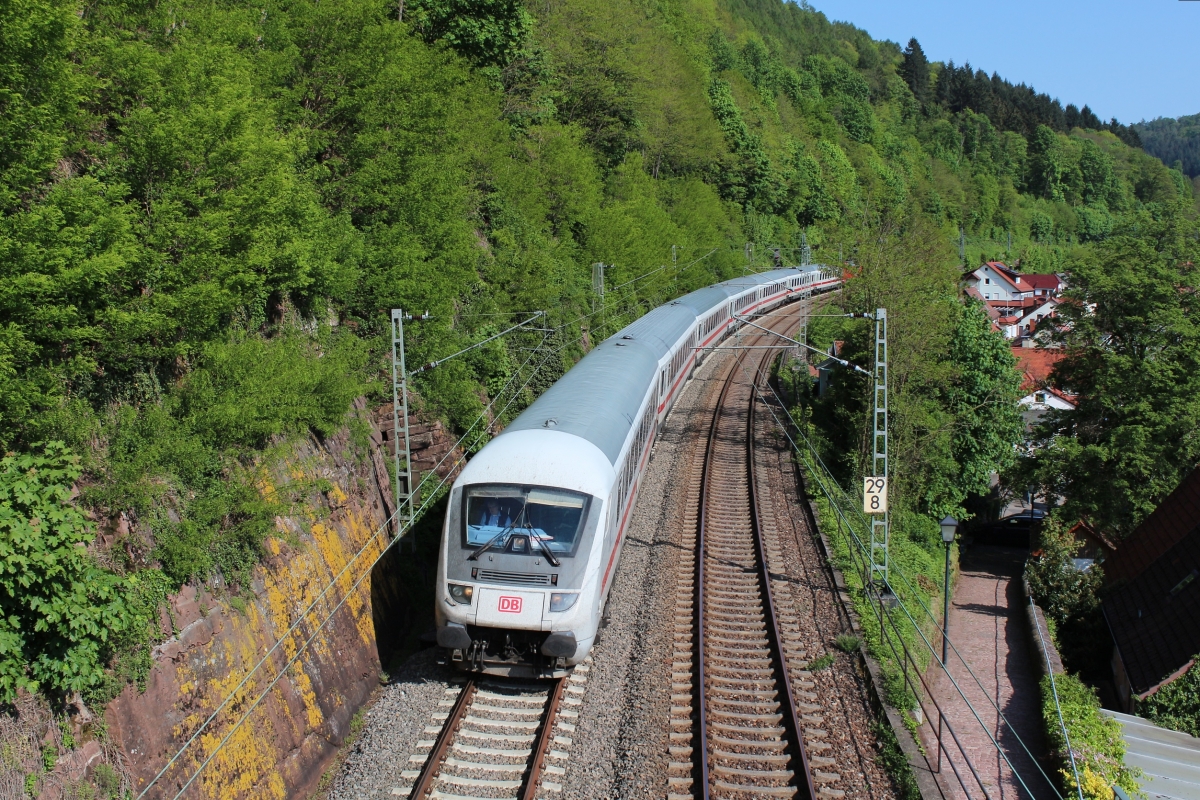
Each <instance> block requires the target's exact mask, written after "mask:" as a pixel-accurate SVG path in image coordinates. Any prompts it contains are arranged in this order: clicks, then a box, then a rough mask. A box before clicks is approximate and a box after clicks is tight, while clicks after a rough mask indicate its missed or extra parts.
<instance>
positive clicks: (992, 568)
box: [920, 545, 1058, 800]
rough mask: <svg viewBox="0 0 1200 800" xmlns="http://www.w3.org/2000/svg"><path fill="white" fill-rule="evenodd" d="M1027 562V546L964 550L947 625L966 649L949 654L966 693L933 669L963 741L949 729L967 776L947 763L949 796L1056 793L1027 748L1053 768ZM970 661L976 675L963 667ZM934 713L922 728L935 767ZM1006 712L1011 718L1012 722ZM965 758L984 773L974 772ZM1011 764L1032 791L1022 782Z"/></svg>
mask: <svg viewBox="0 0 1200 800" xmlns="http://www.w3.org/2000/svg"><path fill="white" fill-rule="evenodd" d="M1024 561H1025V552H1024V551H1022V550H1016V549H1013V548H1006V547H993V546H989V545H976V546H972V547H968V548H966V549H965V550H964V552H963V555H962V561H961V572H960V574H959V579H958V584H957V585H956V586H955V588H954V597H953V598H952V600H951V604H950V629H949V630H950V641H951V642H952V643H953V644H954V646H955V648H957V650H958V653H959V654H961V657H959V656H956V655H955V651H954V650H951V651H950V658H949V661H950V675H951V676H952V677H953V678H954V681H955V682H956V683H957V684H958V685H959V687H961V688H962V694H960V693H959V691H958V690H956V689H955V688H954V686H953V685H952V683H951V682H950V681H949V680H947V678H946V676H945V673H943V672H942V671H941V669H940V668H939V667H938V666H937V665H936V664H935V665H933V666H931V667H930V668H929V675H928V679H929V680H930V683H931V684H932V686H933V694H934V697H935V698H936V700H937V703H938V705H939V706H940V707H941V708H942V709H943V713H945V715H946V716H945V718H946V720H947V721H948V722H949V723H950V726H952V727H953V728H954V732H955V733H956V734H957V736H958V741H959V742H960V743H961V745H962V748H961V750H960V749H959V747H958V746H957V745H956V744H955V743H954V742H953V740H951V738H950V736H949V734H948V733H944V738H945V742H946V749H945V751H944V753H945V755H946V757H948V758H950V759H952V760H953V761H954V765H955V766H956V767H957V768H958V773H959V775H961V782H960V779H959V778H958V777H956V775H955V772H954V770H953V769H951V768H950V767H949V766H947V765H946V764H945V762H944V761H943V762H942V768H941V774H940V776H939V781H938V783H939V784H940V785H941V787H942V789H943V792H944V793H945V796H946V797H947V798H954V800H963V798H973V800H984V798H989V800H1031V798H1030V793H1031V792H1032V794H1033V795H1034V797H1033V798H1032V800H1051V799H1052V798H1056V797H1057V796H1058V795H1057V792H1055V791H1054V790H1053V789H1052V788H1051V787H1050V786H1049V784H1048V783H1047V782H1046V780H1045V778H1043V777H1042V775H1041V773H1040V772H1039V771H1038V765H1037V764H1036V763H1035V762H1034V760H1033V759H1032V758H1030V756H1029V755H1028V754H1027V753H1026V751H1025V747H1027V748H1028V750H1029V752H1030V753H1032V754H1033V755H1034V756H1036V757H1037V758H1039V759H1043V761H1042V768H1043V769H1046V770H1047V771H1049V768H1048V765H1047V763H1046V762H1045V761H1044V758H1045V751H1046V743H1045V736H1044V735H1043V732H1042V723H1041V710H1040V702H1039V697H1038V677H1039V673H1038V672H1036V670H1035V665H1034V662H1033V658H1034V653H1033V652H1031V651H1032V650H1033V648H1032V645H1031V643H1030V639H1029V623H1028V622H1027V617H1026V616H1025V608H1024V602H1025V601H1024V598H1023V596H1022V592H1021V570H1022V569H1023V567H1024ZM964 658H965V659H966V660H967V663H968V664H969V665H970V671H971V672H974V674H975V677H972V676H971V672H968V670H967V667H966V665H964V664H963V659H964ZM976 678H978V681H977V680H976ZM963 694H965V695H966V700H964V699H963ZM967 701H969V702H970V705H971V707H973V708H974V710H975V713H972V711H971V708H969V707H968V706H967ZM997 707H999V710H997ZM929 713H930V715H931V719H930V720H929V722H928V723H926V724H925V725H922V726H921V728H920V732H921V738H922V740H923V743H924V746H925V750H926V752H927V753H928V756H929V758H930V760H931V761H932V762H933V763H934V764H936V763H937V761H936V759H937V752H938V751H937V747H938V745H937V729H938V719H937V717H936V716H934V715H935V714H936V711H934V710H933V709H932V708H929ZM1001 713H1003V715H1004V718H1005V719H1007V720H1008V724H1007V725H1006V724H1005V723H1004V721H1003V720H1002V719H1001V717H1000V715H1001ZM976 714H978V719H977V718H976ZM980 720H982V723H983V724H980ZM1010 726H1011V727H1010ZM989 734H990V736H989ZM1018 737H1020V738H1019V739H1018ZM993 740H995V741H997V742H999V744H1000V748H1001V750H1002V751H1003V753H1004V755H1001V753H1000V752H998V751H997V749H996V747H995V745H994V744H993V743H992V742H993ZM1022 742H1024V745H1025V747H1022V744H1021V743H1022ZM964 753H965V758H964ZM1005 756H1007V762H1006V760H1005ZM967 758H969V759H970V761H971V763H972V764H973V765H974V767H975V772H976V773H978V778H976V777H975V776H973V775H972V774H971V771H970V768H969V767H968V765H967V763H966V759H967ZM1010 763H1011V765H1012V767H1010V766H1009V764H1010ZM1012 768H1015V769H1016V772H1017V774H1018V775H1019V776H1020V777H1021V778H1022V779H1023V780H1024V783H1025V786H1026V787H1028V790H1026V789H1025V788H1023V787H1022V786H1021V783H1020V781H1018V780H1017V777H1016V776H1014V774H1013V769H1012ZM963 784H965V787H964V785H963ZM981 784H982V785H981Z"/></svg>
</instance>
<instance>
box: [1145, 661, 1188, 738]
mask: <svg viewBox="0 0 1200 800" xmlns="http://www.w3.org/2000/svg"><path fill="white" fill-rule="evenodd" d="M1193 661H1195V662H1200V654H1197V655H1195V656H1194V657H1193ZM1137 708H1138V714H1139V715H1140V716H1143V717H1145V718H1146V719H1148V720H1150V721H1151V722H1153V723H1154V724H1155V725H1161V726H1163V727H1164V728H1170V729H1172V730H1176V731H1181V732H1183V733H1186V734H1190V735H1192V736H1197V737H1200V669H1198V668H1197V667H1196V666H1195V664H1193V665H1192V668H1191V669H1189V670H1188V671H1187V672H1186V673H1185V674H1184V675H1182V676H1181V677H1179V678H1176V679H1175V680H1174V681H1172V682H1171V683H1169V684H1167V685H1166V686H1164V687H1163V688H1162V689H1159V690H1158V691H1157V692H1155V693H1154V694H1152V695H1150V696H1149V697H1147V698H1146V699H1145V700H1141V701H1139V702H1138V704H1137Z"/></svg>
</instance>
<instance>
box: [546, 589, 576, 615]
mask: <svg viewBox="0 0 1200 800" xmlns="http://www.w3.org/2000/svg"><path fill="white" fill-rule="evenodd" d="M578 599H579V592H551V594H550V610H551V611H569V610H570V609H571V608H572V607H573V606H574V605H575V601H576V600H578Z"/></svg>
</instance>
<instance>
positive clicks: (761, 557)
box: [746, 358, 816, 800]
mask: <svg viewBox="0 0 1200 800" xmlns="http://www.w3.org/2000/svg"><path fill="white" fill-rule="evenodd" d="M767 362H768V359H766V358H764V359H762V360H761V361H760V362H759V365H758V372H757V374H756V375H755V376H754V379H753V381H752V382H751V385H750V410H749V413H747V414H746V463H747V464H748V472H749V475H750V480H749V483H748V485H749V489H750V525H751V527H752V528H753V530H754V545H755V548H756V549H757V550H758V564H759V570H760V573H759V574H760V576H761V578H762V584H763V589H764V591H765V592H766V595H767V603H766V611H767V615H768V617H770V620H771V624H770V626H769V627H768V628H767V639H768V640H769V641H770V643H771V649H772V650H774V651H775V657H776V658H777V659H779V671H780V672H782V673H783V688H784V695H785V696H786V697H787V713H785V714H784V715H783V723H784V726H785V727H787V728H788V729H789V733H791V735H792V739H793V740H794V741H795V743H796V755H797V756H798V757H799V759H800V766H801V767H802V768H803V770H802V773H803V774H802V778H803V784H804V785H803V786H802V787H801V788H802V789H803V790H804V791H806V792H807V793H808V797H809V798H812V800H815V799H816V793H815V786H814V785H813V778H812V769H811V767H809V764H808V751H807V749H806V748H805V747H804V736H803V733H804V728H803V727H802V726H801V725H800V719H799V717H797V716H796V698H795V696H794V694H793V692H792V673H791V671H790V670H789V669H788V663H787V654H786V653H785V652H784V649H783V632H782V631H781V630H780V629H779V618H778V616H777V615H776V613H775V611H776V609H775V597H774V595H773V594H772V593H771V572H770V569H769V568H768V566H767V546H766V541H765V540H764V538H763V531H762V525H761V520H762V515H761V512H760V510H759V506H758V499H759V498H758V494H759V493H758V486H757V483H756V479H757V470H756V468H755V465H754V445H755V436H754V416H755V414H754V412H755V408H756V407H757V405H758V396H759V395H758V383H759V381H760V380H761V379H762V374H763V371H764V370H765V369H766V364H767Z"/></svg>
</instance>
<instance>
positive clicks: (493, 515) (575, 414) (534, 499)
mask: <svg viewBox="0 0 1200 800" xmlns="http://www.w3.org/2000/svg"><path fill="white" fill-rule="evenodd" d="M840 284H841V276H840V274H839V273H838V272H836V271H835V270H832V269H830V268H827V267H819V266H813V267H804V268H800V269H776V270H773V271H770V272H764V273H759V274H757V275H747V276H745V277H741V278H737V279H734V280H729V281H725V282H724V283H718V284H716V285H714V286H709V287H707V288H704V289H699V290H697V291H695V292H692V293H691V294H687V295H684V296H683V297H680V298H679V299H678V300H674V301H672V302H671V303H668V304H667V305H664V306H660V307H659V308H657V309H655V310H653V311H651V312H649V313H648V314H646V315H645V316H643V317H642V318H640V319H638V320H637V321H635V322H634V323H632V324H631V325H629V326H627V327H625V328H623V329H622V330H620V331H618V332H617V333H616V334H614V335H613V336H611V337H610V338H608V339H606V340H605V341H604V342H603V343H602V344H600V345H598V346H597V347H596V348H594V349H593V350H592V351H591V352H589V353H588V354H587V355H586V356H585V357H584V358H582V359H581V360H580V361H579V363H578V364H576V365H575V366H574V367H572V368H571V369H570V370H569V371H568V372H567V374H566V375H564V376H563V377H562V378H561V379H560V380H559V381H558V382H557V383H555V384H554V386H552V387H551V388H550V389H548V390H547V391H546V392H545V393H543V394H542V396H541V397H539V398H538V399H537V400H536V401H534V403H533V404H531V405H530V406H529V408H527V409H526V410H525V411H524V412H523V413H521V415H520V416H518V417H517V418H516V419H515V420H513V422H512V423H511V424H510V425H509V426H508V427H507V428H505V429H504V431H503V432H502V433H500V434H499V435H498V436H496V438H494V439H493V440H492V441H490V442H489V443H488V444H487V445H486V446H485V447H484V448H483V449H482V450H480V452H479V453H478V454H476V455H475V457H474V458H472V459H471V460H470V461H469V462H467V464H466V466H465V467H464V469H463V471H462V473H461V474H460V475H459V476H458V478H457V480H455V482H454V485H453V487H452V489H451V493H450V501H449V506H448V509H447V513H446V521H445V527H444V529H443V534H442V542H441V552H440V556H439V563H438V575H437V587H438V588H437V594H438V597H437V602H436V618H437V626H438V627H437V642H438V645H439V646H440V647H443V648H445V649H446V650H447V651H448V653H449V656H450V659H451V660H452V661H453V662H455V663H456V664H457V665H458V666H459V667H461V668H463V669H467V670H472V671H477V672H485V673H491V674H497V675H509V676H514V677H559V676H562V675H565V674H567V672H569V671H570V669H571V668H572V667H573V666H574V665H576V664H578V663H579V662H580V661H582V660H583V659H584V658H585V657H586V656H587V654H588V652H589V651H590V650H591V648H592V645H593V643H594V642H595V639H596V634H597V630H598V629H599V627H600V626H601V620H602V616H603V612H604V609H605V604H606V602H607V600H608V593H609V591H610V590H611V588H612V582H613V575H614V572H615V570H616V567H617V563H618V561H619V559H620V556H621V549H622V546H623V544H624V539H625V531H626V526H627V524H628V522H629V516H630V510H631V509H632V508H633V504H634V501H635V500H636V498H637V493H638V485H639V478H640V477H641V475H642V471H643V470H644V469H645V466H646V463H647V461H648V460H649V457H650V450H651V447H652V445H653V443H654V439H655V436H656V435H657V433H658V431H659V427H660V426H661V425H662V422H663V420H664V419H665V418H666V415H667V414H668V413H669V412H670V410H671V407H672V405H673V404H674V403H675V401H676V399H677V398H678V397H679V395H680V392H681V390H682V388H683V385H684V383H685V381H686V380H687V378H688V377H689V376H690V375H691V374H692V371H693V370H694V369H695V368H696V366H697V365H698V364H699V363H700V362H701V360H702V359H703V358H704V356H705V354H706V352H707V349H709V348H711V347H713V346H714V345H716V344H718V343H719V342H720V341H721V340H722V339H724V338H725V337H727V336H728V335H729V334H730V333H732V332H733V331H735V330H736V329H737V328H738V327H739V326H740V323H739V321H738V320H737V319H736V318H735V315H737V316H745V315H750V314H754V313H760V312H762V311H764V310H767V309H770V308H773V307H775V306H778V305H780V304H782V303H785V302H788V301H789V300H793V299H795V298H796V297H797V295H798V294H799V293H801V292H804V291H806V290H811V291H813V292H820V291H825V290H829V289H833V288H835V287H836V286H838V285H840Z"/></svg>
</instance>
